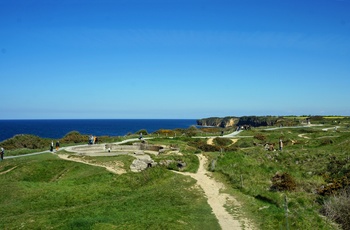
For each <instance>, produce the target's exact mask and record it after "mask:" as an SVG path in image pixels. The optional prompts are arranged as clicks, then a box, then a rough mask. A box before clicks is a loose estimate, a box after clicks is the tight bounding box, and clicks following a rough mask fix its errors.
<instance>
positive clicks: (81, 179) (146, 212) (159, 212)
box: [0, 154, 219, 229]
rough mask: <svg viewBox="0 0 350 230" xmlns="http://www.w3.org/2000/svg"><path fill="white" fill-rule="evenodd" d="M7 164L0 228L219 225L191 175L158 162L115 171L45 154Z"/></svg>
mask: <svg viewBox="0 0 350 230" xmlns="http://www.w3.org/2000/svg"><path fill="white" fill-rule="evenodd" d="M14 167H16V168H14ZM12 168H14V169H13V170H12V171H10V172H7V173H5V174H2V175H0V184H1V194H2V196H1V197H0V206H1V209H0V220H1V221H0V229H219V226H218V223H217V220H216V218H215V217H214V216H213V214H212V213H211V209H210V207H209V206H208V204H207V203H206V200H205V198H204V196H203V194H202V191H200V190H198V188H196V187H194V186H193V185H194V183H195V181H194V180H193V179H190V178H188V177H184V176H182V175H178V174H175V173H173V172H171V171H169V170H167V169H165V168H163V167H157V168H151V169H149V170H146V171H143V172H142V173H126V174H123V175H115V174H112V173H109V172H108V171H106V170H105V169H103V168H100V167H92V166H89V165H84V164H81V163H75V162H70V161H65V160H61V159H59V158H58V157H57V156H55V155H51V154H45V155H40V156H33V157H25V158H18V159H13V160H6V161H3V162H1V168H0V172H4V171H6V170H9V169H12Z"/></svg>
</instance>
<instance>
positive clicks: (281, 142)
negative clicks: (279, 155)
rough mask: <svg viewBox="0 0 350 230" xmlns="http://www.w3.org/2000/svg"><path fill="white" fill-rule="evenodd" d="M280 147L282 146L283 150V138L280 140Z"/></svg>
mask: <svg viewBox="0 0 350 230" xmlns="http://www.w3.org/2000/svg"><path fill="white" fill-rule="evenodd" d="M279 148H280V151H282V149H283V141H282V139H280V141H279Z"/></svg>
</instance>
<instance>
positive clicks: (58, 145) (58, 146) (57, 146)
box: [50, 141, 60, 152]
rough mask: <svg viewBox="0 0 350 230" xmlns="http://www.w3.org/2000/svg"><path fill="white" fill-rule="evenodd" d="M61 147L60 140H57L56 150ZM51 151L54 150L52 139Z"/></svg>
mask: <svg viewBox="0 0 350 230" xmlns="http://www.w3.org/2000/svg"><path fill="white" fill-rule="evenodd" d="M59 149H60V141H56V151H58V150H59ZM50 152H53V141H51V145H50Z"/></svg>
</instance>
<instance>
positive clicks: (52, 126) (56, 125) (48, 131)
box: [0, 119, 197, 141]
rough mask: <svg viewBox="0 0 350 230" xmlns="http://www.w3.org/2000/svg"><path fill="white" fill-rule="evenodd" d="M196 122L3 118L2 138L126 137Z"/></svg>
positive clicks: (1, 139) (181, 120)
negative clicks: (85, 135) (18, 135)
mask: <svg viewBox="0 0 350 230" xmlns="http://www.w3.org/2000/svg"><path fill="white" fill-rule="evenodd" d="M196 124H197V123H196V120H195V119H101V120H99V119H92V120H90V119H83V120H76V119H74V120H68V119H67V120H66V119H64V120H0V141H3V140H6V139H9V138H11V137H13V136H15V135H17V134H32V135H36V136H39V137H42V138H56V139H58V138H62V137H64V136H65V135H66V134H67V133H69V132H71V131H78V132H79V133H81V134H88V135H89V134H92V135H95V136H105V135H106V136H124V135H126V134H128V133H135V132H137V131H139V130H141V129H145V130H147V132H148V133H152V132H155V131H157V130H159V129H176V128H189V127H190V126H192V125H196Z"/></svg>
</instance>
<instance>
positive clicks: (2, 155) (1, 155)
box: [0, 147, 5, 160]
mask: <svg viewBox="0 0 350 230" xmlns="http://www.w3.org/2000/svg"><path fill="white" fill-rule="evenodd" d="M4 154H5V150H4V148H3V147H1V152H0V158H1V160H4Z"/></svg>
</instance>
